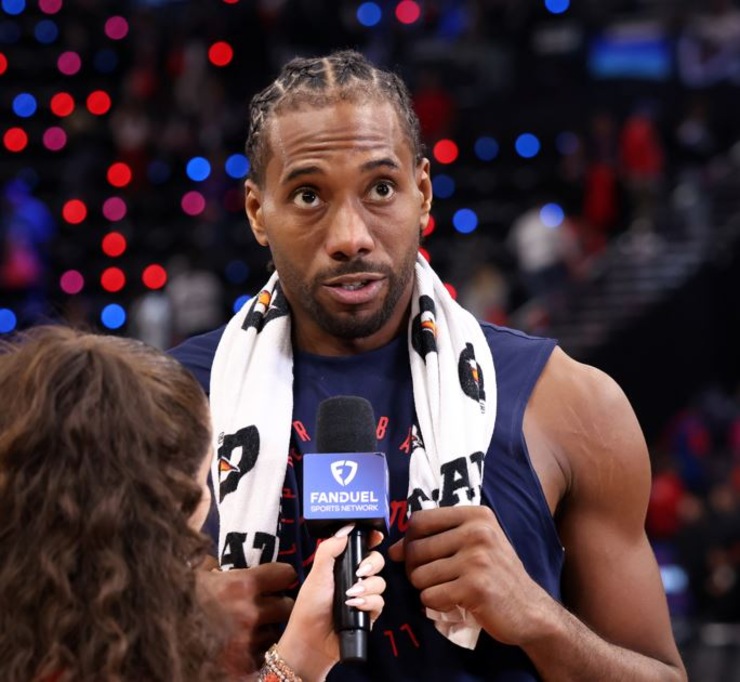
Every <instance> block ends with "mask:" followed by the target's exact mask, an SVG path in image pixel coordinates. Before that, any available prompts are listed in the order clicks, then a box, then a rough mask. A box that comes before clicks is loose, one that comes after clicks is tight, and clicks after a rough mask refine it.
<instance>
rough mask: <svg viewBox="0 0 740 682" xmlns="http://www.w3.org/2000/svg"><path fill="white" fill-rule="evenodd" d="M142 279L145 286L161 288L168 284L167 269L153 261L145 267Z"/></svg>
mask: <svg viewBox="0 0 740 682" xmlns="http://www.w3.org/2000/svg"><path fill="white" fill-rule="evenodd" d="M141 281H142V282H144V286H145V287H147V288H149V289H161V288H162V287H163V286H164V285H165V284H167V270H165V269H164V268H163V267H162V266H161V265H157V264H156V263H153V264H152V265H148V266H147V267H146V268H144V272H143V273H142V275H141Z"/></svg>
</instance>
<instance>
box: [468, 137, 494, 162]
mask: <svg viewBox="0 0 740 682" xmlns="http://www.w3.org/2000/svg"><path fill="white" fill-rule="evenodd" d="M474 149H475V155H476V156H477V157H478V158H479V159H480V160H481V161H493V160H494V159H495V158H496V157H497V156H498V150H499V146H498V142H497V141H496V139H495V138H493V137H490V136H488V135H484V136H483V137H479V138H478V139H477V140H476V141H475V147H474Z"/></svg>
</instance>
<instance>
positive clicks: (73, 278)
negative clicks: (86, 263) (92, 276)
mask: <svg viewBox="0 0 740 682" xmlns="http://www.w3.org/2000/svg"><path fill="white" fill-rule="evenodd" d="M84 287H85V278H84V277H83V276H82V274H81V273H80V272H78V271H77V270H67V272H65V273H64V274H63V275H62V276H61V277H60V278H59V288H60V289H61V290H62V291H63V292H64V293H65V294H70V295H71V296H73V295H74V294H79V293H80V292H81V291H82V289H83V288H84Z"/></svg>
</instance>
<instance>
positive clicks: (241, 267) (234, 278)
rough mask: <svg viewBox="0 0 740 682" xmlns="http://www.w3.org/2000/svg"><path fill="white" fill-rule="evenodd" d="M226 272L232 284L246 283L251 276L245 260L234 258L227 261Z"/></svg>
mask: <svg viewBox="0 0 740 682" xmlns="http://www.w3.org/2000/svg"><path fill="white" fill-rule="evenodd" d="M224 274H225V275H226V279H227V280H229V282H231V283H232V284H244V282H246V281H247V278H248V277H249V266H248V265H247V264H246V263H245V262H244V261H243V260H232V261H230V262H229V263H227V265H226V268H225V270H224Z"/></svg>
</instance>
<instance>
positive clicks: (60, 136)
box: [43, 126, 67, 152]
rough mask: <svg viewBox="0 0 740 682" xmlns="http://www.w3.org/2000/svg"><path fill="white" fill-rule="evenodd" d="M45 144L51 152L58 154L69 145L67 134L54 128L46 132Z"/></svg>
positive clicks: (60, 129)
mask: <svg viewBox="0 0 740 682" xmlns="http://www.w3.org/2000/svg"><path fill="white" fill-rule="evenodd" d="M43 142H44V147H46V148H47V149H48V150H49V151H52V152H58V151H59V150H60V149H64V147H65V146H66V145H67V133H65V132H64V130H63V129H62V128H59V127H57V126H52V127H51V128H47V129H46V130H45V131H44V136H43Z"/></svg>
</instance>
